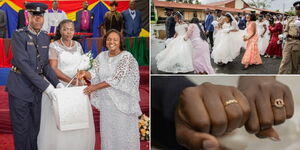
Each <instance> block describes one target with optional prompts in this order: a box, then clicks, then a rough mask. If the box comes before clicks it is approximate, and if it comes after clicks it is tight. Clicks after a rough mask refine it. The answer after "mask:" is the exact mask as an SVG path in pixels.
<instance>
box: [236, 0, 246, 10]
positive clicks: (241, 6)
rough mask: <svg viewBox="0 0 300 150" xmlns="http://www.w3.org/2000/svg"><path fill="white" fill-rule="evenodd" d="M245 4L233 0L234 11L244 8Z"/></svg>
mask: <svg viewBox="0 0 300 150" xmlns="http://www.w3.org/2000/svg"><path fill="white" fill-rule="evenodd" d="M244 4H245V3H244V2H243V1H242V0H235V8H236V9H242V8H245V7H246V6H247V5H244Z"/></svg>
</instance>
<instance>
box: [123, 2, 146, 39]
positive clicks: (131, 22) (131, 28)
mask: <svg viewBox="0 0 300 150" xmlns="http://www.w3.org/2000/svg"><path fill="white" fill-rule="evenodd" d="M122 16H123V20H124V36H125V37H137V36H139V34H140V32H141V29H142V16H141V12H140V11H138V10H135V1H134V0H132V1H130V3H129V9H127V10H125V11H123V12H122Z"/></svg>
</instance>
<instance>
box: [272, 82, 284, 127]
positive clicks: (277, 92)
mask: <svg viewBox="0 0 300 150" xmlns="http://www.w3.org/2000/svg"><path fill="white" fill-rule="evenodd" d="M276 99H281V100H283V90H282V89H281V88H280V87H274V89H273V91H272V94H271V99H270V101H271V104H272V110H273V114H274V125H278V124H281V123H283V122H284V121H285V119H286V112H285V107H281V108H278V107H276V106H274V105H275V100H276Z"/></svg>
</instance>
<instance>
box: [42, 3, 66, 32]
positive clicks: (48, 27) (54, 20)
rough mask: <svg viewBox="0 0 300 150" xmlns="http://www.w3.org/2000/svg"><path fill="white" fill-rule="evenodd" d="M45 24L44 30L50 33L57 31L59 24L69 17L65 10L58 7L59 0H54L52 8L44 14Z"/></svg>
mask: <svg viewBox="0 0 300 150" xmlns="http://www.w3.org/2000/svg"><path fill="white" fill-rule="evenodd" d="M44 18H45V19H44V25H43V28H42V30H45V31H47V32H48V33H55V32H56V27H57V26H58V24H59V23H60V22H61V21H62V20H64V19H67V15H66V13H65V12H64V11H63V10H60V9H58V1H57V0H54V1H53V2H52V9H48V10H47V11H46V13H45V16H44Z"/></svg>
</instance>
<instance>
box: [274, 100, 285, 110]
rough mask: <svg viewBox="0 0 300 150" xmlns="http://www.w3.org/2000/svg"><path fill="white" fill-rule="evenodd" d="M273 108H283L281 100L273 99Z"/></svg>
mask: <svg viewBox="0 0 300 150" xmlns="http://www.w3.org/2000/svg"><path fill="white" fill-rule="evenodd" d="M273 106H275V107H276V108H282V107H283V106H284V101H283V99H280V98H277V99H275V101H274V104H273Z"/></svg>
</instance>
